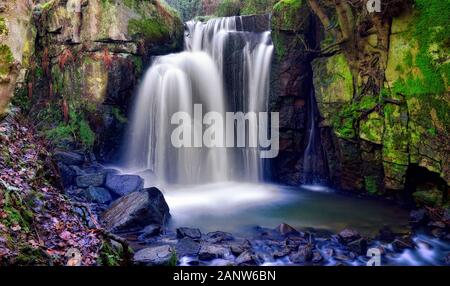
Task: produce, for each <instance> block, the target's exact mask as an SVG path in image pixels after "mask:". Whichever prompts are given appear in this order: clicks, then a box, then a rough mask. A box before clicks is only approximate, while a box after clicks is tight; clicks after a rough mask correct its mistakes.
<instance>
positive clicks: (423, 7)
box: [393, 0, 450, 96]
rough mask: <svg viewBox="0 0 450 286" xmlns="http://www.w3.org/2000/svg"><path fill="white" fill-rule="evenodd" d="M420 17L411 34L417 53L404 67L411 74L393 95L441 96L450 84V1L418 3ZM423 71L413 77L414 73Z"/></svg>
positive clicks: (408, 34) (396, 85) (419, 0)
mask: <svg viewBox="0 0 450 286" xmlns="http://www.w3.org/2000/svg"><path fill="white" fill-rule="evenodd" d="M416 9H417V13H416V15H415V20H414V21H413V23H412V24H413V25H411V26H410V27H409V28H410V31H408V32H405V35H404V36H405V37H412V38H413V39H414V40H415V41H416V42H417V44H418V53H417V55H415V57H414V56H413V55H412V53H408V54H406V56H405V58H404V60H403V63H404V64H405V65H406V66H407V68H409V69H410V70H411V72H410V73H409V74H408V75H407V77H406V79H400V80H398V81H396V82H395V83H394V86H393V92H394V93H396V94H403V95H406V96H420V95H427V94H442V93H444V92H445V91H446V90H447V86H448V82H449V81H450V61H449V60H448V54H449V52H450V40H449V39H450V31H449V29H447V28H446V27H449V26H450V1H441V0H416ZM414 68H415V69H417V70H419V71H420V73H419V74H417V73H413V72H412V71H413V69H414Z"/></svg>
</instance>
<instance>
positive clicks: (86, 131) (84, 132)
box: [79, 120, 95, 148]
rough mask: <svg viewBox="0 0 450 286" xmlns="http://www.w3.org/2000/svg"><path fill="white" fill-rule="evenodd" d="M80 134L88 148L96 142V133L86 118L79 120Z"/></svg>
mask: <svg viewBox="0 0 450 286" xmlns="http://www.w3.org/2000/svg"><path fill="white" fill-rule="evenodd" d="M79 134H80V139H81V142H82V143H83V145H84V146H85V147H87V148H91V147H92V146H93V145H94V142H95V133H94V132H93V131H92V129H91V127H90V126H89V123H88V122H87V121H86V120H81V121H80V122H79Z"/></svg>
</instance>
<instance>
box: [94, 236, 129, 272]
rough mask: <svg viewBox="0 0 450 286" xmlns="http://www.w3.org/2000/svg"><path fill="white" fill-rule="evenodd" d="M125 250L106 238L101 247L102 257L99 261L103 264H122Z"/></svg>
mask: <svg viewBox="0 0 450 286" xmlns="http://www.w3.org/2000/svg"><path fill="white" fill-rule="evenodd" d="M122 258H123V250H122V249H121V247H114V245H113V243H112V242H111V241H108V240H105V241H103V243H102V246H101V248H100V257H99V259H98V261H97V263H98V264H100V265H102V266H120V265H121V264H122Z"/></svg>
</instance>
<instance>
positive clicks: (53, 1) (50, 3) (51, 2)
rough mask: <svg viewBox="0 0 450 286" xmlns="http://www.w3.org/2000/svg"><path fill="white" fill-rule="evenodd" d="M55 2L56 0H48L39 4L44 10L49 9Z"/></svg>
mask: <svg viewBox="0 0 450 286" xmlns="http://www.w3.org/2000/svg"><path fill="white" fill-rule="evenodd" d="M53 4H55V0H50V1H48V2H45V3H42V4H39V5H40V7H41V9H42V10H43V11H48V10H50V9H51V8H52V7H53Z"/></svg>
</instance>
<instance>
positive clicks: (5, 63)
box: [0, 44, 14, 78]
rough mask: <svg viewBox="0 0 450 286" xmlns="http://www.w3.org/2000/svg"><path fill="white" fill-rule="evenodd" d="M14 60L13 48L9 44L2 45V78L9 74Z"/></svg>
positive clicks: (0, 73)
mask: <svg viewBox="0 0 450 286" xmlns="http://www.w3.org/2000/svg"><path fill="white" fill-rule="evenodd" d="M13 61H14V57H13V54H12V52H11V49H10V48H9V47H8V46H7V45H3V44H2V45H0V78H2V77H5V76H7V75H8V74H9V69H10V67H11V64H12V63H13Z"/></svg>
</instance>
